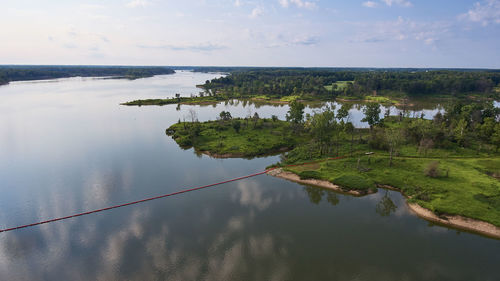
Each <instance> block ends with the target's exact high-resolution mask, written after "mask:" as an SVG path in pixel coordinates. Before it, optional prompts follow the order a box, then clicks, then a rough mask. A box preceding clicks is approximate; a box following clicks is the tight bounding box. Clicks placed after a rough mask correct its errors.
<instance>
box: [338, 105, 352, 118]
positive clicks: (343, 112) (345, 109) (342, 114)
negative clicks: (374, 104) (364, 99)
mask: <svg viewBox="0 0 500 281" xmlns="http://www.w3.org/2000/svg"><path fill="white" fill-rule="evenodd" d="M351 108H352V104H347V103H344V104H342V106H341V107H340V108H339V110H338V111H337V119H338V120H344V122H348V121H347V119H349V110H350V109H351Z"/></svg>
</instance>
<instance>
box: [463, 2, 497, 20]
mask: <svg viewBox="0 0 500 281" xmlns="http://www.w3.org/2000/svg"><path fill="white" fill-rule="evenodd" d="M460 18H462V19H466V20H469V21H472V22H480V23H481V24H482V25H483V26H487V25H488V24H490V23H496V24H500V0H486V1H483V2H482V3H480V2H476V3H475V4H474V7H473V8H472V9H470V10H469V11H468V12H467V13H465V14H463V15H461V16H460Z"/></svg>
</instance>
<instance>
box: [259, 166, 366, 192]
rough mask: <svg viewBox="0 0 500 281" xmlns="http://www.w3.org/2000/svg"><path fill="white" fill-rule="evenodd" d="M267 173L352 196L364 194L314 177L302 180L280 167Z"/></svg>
mask: <svg viewBox="0 0 500 281" xmlns="http://www.w3.org/2000/svg"><path fill="white" fill-rule="evenodd" d="M267 174H268V175H271V176H274V177H278V178H283V179H287V180H290V181H294V182H297V183H301V184H308V185H314V186H319V187H323V188H327V189H331V190H335V191H337V192H340V193H346V194H350V195H354V196H362V195H365V194H364V193H361V192H359V191H356V190H349V191H345V190H344V189H342V188H341V187H340V186H338V185H335V184H333V183H331V182H329V181H324V180H316V179H305V180H303V179H301V178H300V177H299V176H298V175H296V174H294V173H291V172H286V171H283V169H281V168H278V169H274V170H271V171H269V172H267ZM369 193H370V192H369Z"/></svg>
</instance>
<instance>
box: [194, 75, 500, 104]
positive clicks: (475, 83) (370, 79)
mask: <svg viewBox="0 0 500 281" xmlns="http://www.w3.org/2000/svg"><path fill="white" fill-rule="evenodd" d="M339 81H349V82H347V84H346V87H337V85H336V83H337V82H339ZM499 83H500V72H498V71H487V70H483V71H480V70H476V71H471V70H430V71H427V70H426V71H423V70H411V71H409V70H408V71H406V70H400V71H388V70H370V71H367V70H365V71H361V70H357V71H355V70H323V69H287V68H283V69H257V70H255V69H250V70H239V71H235V72H232V73H231V74H230V75H228V76H225V77H221V78H217V79H213V80H211V81H206V83H205V84H204V85H203V87H204V88H205V89H206V90H209V91H212V92H218V93H219V94H222V95H227V96H230V97H235V98H237V97H252V96H258V95H266V96H270V97H278V98H280V97H284V96H292V95H298V96H313V97H314V96H316V97H320V96H323V97H336V96H339V95H345V96H363V95H372V94H374V93H377V92H380V91H382V92H383V91H386V92H397V93H402V94H406V95H410V96H425V95H434V94H436V95H459V94H464V93H486V94H494V95H498V92H496V90H495V88H496V87H498V86H499V85H498V84H499ZM325 86H327V87H325ZM328 86H332V87H331V88H330V89H328Z"/></svg>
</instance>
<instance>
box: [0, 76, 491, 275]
mask: <svg viewBox="0 0 500 281" xmlns="http://www.w3.org/2000/svg"><path fill="white" fill-rule="evenodd" d="M220 75H221V74H207V73H192V72H187V71H180V72H177V73H176V74H173V75H162V76H156V77H152V78H146V79H139V80H133V81H130V80H114V79H109V80H103V79H91V78H70V79H58V80H52V81H36V82H16V83H11V84H10V85H6V86H1V87H0V98H1V103H0V191H1V194H2V195H1V196H0V228H2V229H3V228H7V227H13V226H17V225H20V224H27V223H32V222H35V221H39V220H44V219H50V218H54V217H60V216H66V215H70V214H74V213H77V212H82V211H87V210H92V209H97V208H103V207H107V206H110V205H115V204H120V203H125V202H128V201H134V200H139V199H142V198H146V197H150V196H155V195H160V194H165V193H170V192H173V191H177V190H180V189H183V188H186V187H193V186H199V185H205V184H208V183H213V182H218V181H222V180H225V179H230V178H234V177H238V176H243V175H247V174H251V173H254V172H260V171H262V170H263V169H264V168H265V167H266V166H268V165H270V164H272V163H275V162H277V161H279V156H272V157H264V158H255V159H252V160H246V159H224V160H221V159H212V158H209V157H207V156H205V155H203V156H197V155H196V154H195V153H194V151H193V150H192V149H189V150H183V149H180V148H179V147H178V146H177V144H176V143H175V142H174V141H173V140H172V139H171V138H169V137H168V136H166V135H165V129H166V128H168V127H169V126H170V125H171V124H173V123H175V122H177V121H178V120H179V119H181V120H182V119H183V118H186V119H187V116H188V111H189V109H194V110H195V112H196V113H197V116H198V118H199V119H200V120H201V121H204V120H210V119H211V120H214V119H215V118H216V116H218V114H219V113H220V112H221V111H223V110H225V111H230V112H231V114H232V115H233V116H240V117H245V116H247V115H249V114H253V113H254V112H258V114H259V115H260V116H261V117H270V116H271V115H277V116H279V117H280V118H281V119H283V118H284V116H285V114H286V111H287V109H288V107H287V106H271V105H260V106H256V105H248V104H246V105H245V106H243V103H242V102H237V101H235V102H228V103H220V104H216V105H208V106H207V105H205V106H186V105H181V106H180V107H177V106H176V105H166V106H162V107H159V106H143V107H126V106H121V105H120V103H122V102H125V101H130V100H135V99H143V98H163V97H171V96H174V95H175V93H181V95H185V96H188V95H191V94H197V93H198V92H200V89H197V88H196V87H195V85H196V84H202V83H203V82H204V81H205V80H207V79H212V78H214V77H218V76H220ZM313 110H317V109H312V108H308V109H307V112H312V111H313ZM360 110H361V108H360V107H355V108H353V110H351V118H352V120H353V122H354V123H355V124H357V125H358V126H365V124H363V123H362V122H361V121H360V120H361V118H362V114H361V113H360V112H361V111H360ZM438 110H440V108H439V107H436V108H431V109H423V112H424V113H425V117H426V118H431V117H432V115H433V114H434V113H435V112H437V111H438ZM396 111H397V109H395V108H392V109H391V112H392V113H393V114H395V113H396ZM419 113H420V112H417V113H415V114H419ZM387 202H392V203H393V204H394V205H392V204H385V205H383V203H387ZM382 206H393V207H392V208H381V207H382ZM499 264H500V241H499V240H495V239H490V238H486V237H482V236H480V235H475V234H470V233H467V232H463V231H458V230H454V229H449V228H446V227H442V226H437V225H434V224H432V223H429V222H427V221H425V220H422V219H420V218H418V217H416V216H415V215H414V214H412V213H411V212H410V211H409V209H408V208H407V206H406V204H405V200H404V198H403V197H402V196H401V195H400V194H399V193H398V192H393V191H385V190H382V189H381V190H379V192H378V193H376V194H373V195H369V196H365V197H361V198H355V197H351V196H346V195H342V194H337V193H334V192H330V191H325V190H322V189H318V188H314V187H306V186H302V185H299V184H296V183H292V182H288V181H285V180H282V179H278V178H274V177H271V176H267V175H261V176H257V177H253V178H249V179H245V180H241V181H237V182H232V183H228V184H225V185H221V186H217V187H212V188H208V189H203V190H200V191H196V192H191V193H187V194H182V195H178V196H175V197H170V198H166V199H160V200H156V201H150V202H148V203H143V204H139V205H133V206H129V207H124V208H120V209H114V210H110V211H107V212H103V213H99V214H93V215H88V216H83V217H79V218H73V219H70V220H65V221H59V222H54V223H50V224H45V225H41V226H36V227H32V228H27V229H22V230H17V231H11V232H7V233H0V279H1V280H498V279H499V276H500V268H499Z"/></svg>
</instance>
